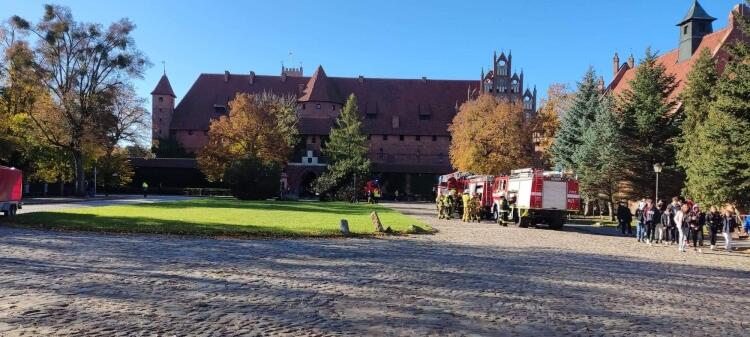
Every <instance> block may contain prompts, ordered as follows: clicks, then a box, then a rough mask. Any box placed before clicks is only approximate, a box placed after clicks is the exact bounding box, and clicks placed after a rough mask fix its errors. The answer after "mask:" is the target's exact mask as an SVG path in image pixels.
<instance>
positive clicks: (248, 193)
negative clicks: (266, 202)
mask: <svg viewBox="0 0 750 337" xmlns="http://www.w3.org/2000/svg"><path fill="white" fill-rule="evenodd" d="M280 178H281V166H280V165H279V164H278V163H273V164H267V163H263V162H261V161H260V160H258V159H257V158H255V157H252V156H247V157H245V158H241V159H239V160H236V161H233V162H232V164H231V165H229V168H228V169H227V171H226V173H225V174H224V181H225V182H226V183H227V185H229V187H230V188H231V190H232V195H233V196H235V197H236V198H237V199H241V200H262V199H268V198H271V197H273V196H274V195H278V193H279V179H280ZM248 186H252V188H248Z"/></svg>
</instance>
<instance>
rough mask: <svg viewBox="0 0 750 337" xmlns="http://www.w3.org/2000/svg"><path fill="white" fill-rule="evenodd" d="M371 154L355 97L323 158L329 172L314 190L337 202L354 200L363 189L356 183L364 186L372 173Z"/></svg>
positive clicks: (324, 174) (338, 124) (320, 179)
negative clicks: (357, 181) (356, 181)
mask: <svg viewBox="0 0 750 337" xmlns="http://www.w3.org/2000/svg"><path fill="white" fill-rule="evenodd" d="M367 150H368V145H367V136H365V135H364V134H363V133H362V120H361V118H360V115H359V107H358V105H357V97H356V96H354V94H351V95H349V98H348V99H347V100H346V104H345V105H344V109H343V110H342V111H341V114H340V115H339V116H338V118H336V125H335V126H334V127H333V129H331V133H330V135H329V137H328V141H327V142H326V143H325V145H324V146H323V154H325V155H326V156H328V158H329V159H330V162H329V164H328V167H327V170H326V171H325V172H324V173H323V174H321V175H320V177H318V179H316V180H315V182H314V183H313V189H314V190H315V191H316V192H318V193H320V194H321V195H328V196H331V197H333V198H334V199H338V200H353V199H354V198H355V197H356V193H357V191H358V190H359V185H362V184H360V183H356V184H355V182H354V181H355V180H356V179H357V178H359V179H361V180H360V182H362V181H363V180H364V178H365V177H366V176H367V174H368V173H369V171H370V160H369V159H367Z"/></svg>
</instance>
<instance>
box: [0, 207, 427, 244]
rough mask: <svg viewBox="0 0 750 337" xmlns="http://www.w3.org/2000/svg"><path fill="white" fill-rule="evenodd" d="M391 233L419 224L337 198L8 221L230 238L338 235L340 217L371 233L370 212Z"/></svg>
mask: <svg viewBox="0 0 750 337" xmlns="http://www.w3.org/2000/svg"><path fill="white" fill-rule="evenodd" d="M372 211H377V212H378V215H379V216H380V220H381V222H382V223H383V226H384V227H387V226H390V227H391V229H392V230H393V231H395V232H397V233H404V232H406V231H408V229H409V227H410V226H411V225H417V226H420V227H422V228H423V229H427V230H430V229H431V228H430V227H429V226H428V225H426V224H425V223H423V222H421V221H419V220H416V219H414V218H411V217H409V216H406V215H403V214H401V213H399V212H396V211H393V210H391V209H389V208H385V207H381V206H377V205H368V204H357V205H354V204H349V203H339V202H285V201H240V200H236V199H230V198H212V199H195V200H187V201H179V202H169V203H155V204H142V205H123V206H105V207H92V208H79V209H72V210H66V211H59V212H38V213H28V214H22V215H18V216H17V217H15V218H14V219H13V220H12V222H11V225H14V226H20V227H30V228H39V229H52V230H80V231H96V232H114V233H152V234H177V235H201V236H231V237H257V236H269V237H297V236H300V237H301V236H307V237H311V236H339V235H341V234H340V232H339V222H340V220H341V219H347V220H348V221H349V229H350V231H351V232H352V233H354V234H357V235H368V234H373V233H374V231H373V229H374V228H373V226H372V225H371V222H370V212H372Z"/></svg>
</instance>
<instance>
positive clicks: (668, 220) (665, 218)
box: [661, 212, 674, 227]
mask: <svg viewBox="0 0 750 337" xmlns="http://www.w3.org/2000/svg"><path fill="white" fill-rule="evenodd" d="M661 225H662V226H664V227H674V220H673V219H672V214H670V213H667V212H662V213H661Z"/></svg>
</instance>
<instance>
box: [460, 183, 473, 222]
mask: <svg viewBox="0 0 750 337" xmlns="http://www.w3.org/2000/svg"><path fill="white" fill-rule="evenodd" d="M461 202H462V203H463V208H464V214H463V216H462V217H461V221H463V222H469V221H471V197H470V196H469V191H464V194H463V195H462V196H461Z"/></svg>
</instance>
